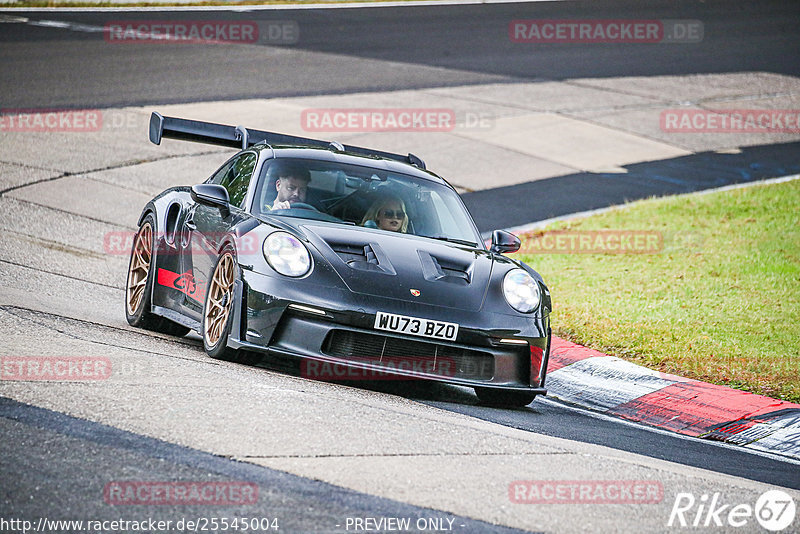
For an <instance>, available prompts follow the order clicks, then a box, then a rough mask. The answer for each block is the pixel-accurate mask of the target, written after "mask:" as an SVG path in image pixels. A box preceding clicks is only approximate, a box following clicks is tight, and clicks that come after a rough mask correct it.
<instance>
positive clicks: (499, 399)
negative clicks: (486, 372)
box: [475, 387, 536, 408]
mask: <svg viewBox="0 0 800 534" xmlns="http://www.w3.org/2000/svg"><path fill="white" fill-rule="evenodd" d="M475 394H476V395H478V399H480V401H481V404H484V405H486V406H502V407H506V408H522V407H524V406H527V405H529V404H530V403H532V402H533V399H535V398H536V393H527V392H525V391H508V390H505V389H494V388H482V387H476V388H475Z"/></svg>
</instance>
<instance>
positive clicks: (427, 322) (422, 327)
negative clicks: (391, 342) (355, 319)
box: [375, 311, 458, 341]
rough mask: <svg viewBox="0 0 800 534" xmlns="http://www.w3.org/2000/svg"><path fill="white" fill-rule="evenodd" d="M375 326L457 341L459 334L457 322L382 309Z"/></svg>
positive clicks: (391, 330)
mask: <svg viewBox="0 0 800 534" xmlns="http://www.w3.org/2000/svg"><path fill="white" fill-rule="evenodd" d="M375 328H376V329H378V330H387V331H389V332H399V333H401V334H411V335H412V336H422V337H430V338H433V339H446V340H448V341H455V339H456V336H457V335H458V325H457V324H456V323H445V322H444V321H432V320H431V319H421V318H419V317H408V316H406V315H396V314H394V313H386V312H382V311H379V312H378V313H377V314H376V315H375Z"/></svg>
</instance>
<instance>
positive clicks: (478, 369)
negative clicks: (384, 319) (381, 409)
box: [322, 329, 494, 380]
mask: <svg viewBox="0 0 800 534" xmlns="http://www.w3.org/2000/svg"><path fill="white" fill-rule="evenodd" d="M322 352H323V353H325V354H327V355H329V356H333V357H335V358H340V359H342V360H349V361H355V362H363V363H369V364H372V365H379V366H382V367H386V368H387V369H400V370H406V371H413V372H418V373H422V374H431V375H440V376H448V377H453V378H465V379H469V380H490V379H491V378H492V377H493V376H494V356H493V355H492V354H491V353H489V352H484V351H481V350H476V349H470V348H465V347H456V346H451V345H446V344H442V343H430V342H427V341H417V340H413V339H403V338H398V337H394V336H383V335H380V334H367V333H363V332H352V331H348V330H338V329H336V330H331V332H330V333H329V334H328V336H327V337H326V339H325V342H324V343H323V345H322Z"/></svg>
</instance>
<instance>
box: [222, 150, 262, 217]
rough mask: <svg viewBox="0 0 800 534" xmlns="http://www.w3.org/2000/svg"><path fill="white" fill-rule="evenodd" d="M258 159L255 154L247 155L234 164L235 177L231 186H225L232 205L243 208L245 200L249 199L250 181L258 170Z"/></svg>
mask: <svg viewBox="0 0 800 534" xmlns="http://www.w3.org/2000/svg"><path fill="white" fill-rule="evenodd" d="M257 161H258V157H256V155H255V154H252V153H247V154H243V155H242V156H240V157H239V158H238V159H237V160H236V161H235V162H234V164H233V176H232V180H231V182H230V184H228V185H225V184H223V185H225V187H226V189H227V190H228V196H230V197H231V204H232V205H234V206H237V207H239V208H241V207H242V206H243V204H244V199H245V198H246V197H247V188H248V187H249V186H250V179H251V178H252V177H253V171H254V170H255V168H256V162H257Z"/></svg>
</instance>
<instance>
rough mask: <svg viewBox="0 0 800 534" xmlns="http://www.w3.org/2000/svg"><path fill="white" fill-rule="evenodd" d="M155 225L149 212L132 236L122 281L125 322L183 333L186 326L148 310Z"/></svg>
mask: <svg viewBox="0 0 800 534" xmlns="http://www.w3.org/2000/svg"><path fill="white" fill-rule="evenodd" d="M155 228H156V222H155V217H153V214H152V213H148V214H147V216H146V217H145V218H144V221H142V225H141V226H140V227H139V231H138V232H136V237H134V239H133V246H132V247H131V258H130V261H129V262H128V277H127V280H126V283H125V318H126V319H127V320H128V324H130V325H131V326H135V327H137V328H144V329H146V330H153V331H154V332H161V333H162V334H169V335H171V336H185V335H186V334H188V333H189V328H187V327H185V326H183V325H180V324H178V323H174V322H172V321H170V320H169V319H165V318H164V317H159V316H158V315H155V314H153V313H152V312H151V311H150V306H151V295H152V293H153V279H154V278H155V275H154V271H155V269H153V259H154V258H155V254H154V253H153V252H154V250H155V235H156V233H155Z"/></svg>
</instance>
